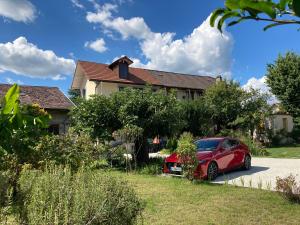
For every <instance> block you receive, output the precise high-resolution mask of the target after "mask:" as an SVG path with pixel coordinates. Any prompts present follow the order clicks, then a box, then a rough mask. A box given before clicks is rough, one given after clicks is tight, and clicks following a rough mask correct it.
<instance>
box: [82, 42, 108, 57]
mask: <svg viewBox="0 0 300 225" xmlns="http://www.w3.org/2000/svg"><path fill="white" fill-rule="evenodd" d="M84 46H85V47H87V48H90V49H92V50H94V51H96V52H100V53H102V52H105V51H106V50H107V47H106V46H105V41H104V39H103V38H99V39H97V40H96V41H92V42H89V41H88V42H86V43H85V44H84Z"/></svg>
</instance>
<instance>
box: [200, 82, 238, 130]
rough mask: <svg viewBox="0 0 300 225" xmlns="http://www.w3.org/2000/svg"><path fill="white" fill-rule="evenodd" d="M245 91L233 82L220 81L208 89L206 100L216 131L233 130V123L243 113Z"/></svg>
mask: <svg viewBox="0 0 300 225" xmlns="http://www.w3.org/2000/svg"><path fill="white" fill-rule="evenodd" d="M243 93H244V92H243V90H242V89H241V87H240V86H239V84H237V83H235V82H233V81H220V82H218V83H216V84H215V85H213V86H211V87H210V88H208V89H207V90H206V92H205V95H204V99H205V104H206V107H207V109H208V110H209V114H210V116H211V119H212V121H213V124H215V126H216V128H215V131H216V132H217V133H218V132H219V131H220V130H221V129H225V128H233V125H232V122H234V121H235V120H236V118H237V117H238V115H239V114H240V113H241V111H242V105H241V102H242V100H243Z"/></svg>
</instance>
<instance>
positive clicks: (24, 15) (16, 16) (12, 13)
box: [0, 0, 36, 23]
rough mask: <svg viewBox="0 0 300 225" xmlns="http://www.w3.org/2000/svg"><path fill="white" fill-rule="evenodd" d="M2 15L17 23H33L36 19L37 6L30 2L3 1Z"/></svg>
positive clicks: (21, 0) (0, 9) (0, 3)
mask: <svg viewBox="0 0 300 225" xmlns="http://www.w3.org/2000/svg"><path fill="white" fill-rule="evenodd" d="M0 15H1V16H3V17H6V18H9V19H12V20H15V21H17V22H24V23H28V22H33V21H34V19H35V17H36V9H35V6H34V5H33V4H32V3H31V2H30V1H28V0H1V1H0Z"/></svg>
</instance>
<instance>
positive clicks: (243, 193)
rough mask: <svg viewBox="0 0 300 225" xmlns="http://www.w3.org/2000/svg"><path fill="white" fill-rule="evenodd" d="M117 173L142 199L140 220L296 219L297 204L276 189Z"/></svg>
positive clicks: (296, 221) (294, 221)
mask: <svg viewBox="0 0 300 225" xmlns="http://www.w3.org/2000/svg"><path fill="white" fill-rule="evenodd" d="M119 175H120V176H122V177H125V178H126V179H127V180H128V181H129V183H131V184H132V185H133V187H134V188H135V190H136V191H137V193H138V194H139V196H140V197H141V198H142V199H143V200H144V201H145V202H146V207H145V211H144V213H143V222H144V224H218V225H222V224H224V225H231V224H234V225H236V224H239V225H243V224H245V225H246V224H247V225H251V224H265V225H266V224H272V225H276V224H278V225H282V224H285V225H289V224H299V221H300V205H296V204H291V203H290V202H288V201H287V200H285V199H283V198H282V197H281V196H280V195H278V194H277V193H276V192H271V191H264V190H258V189H250V188H240V187H233V186H229V185H213V184H209V183H201V184H193V183H191V182H189V181H187V180H185V179H180V178H169V177H157V176H150V175H138V174H129V175H126V176H125V174H123V173H122V174H119ZM141 223H142V221H141Z"/></svg>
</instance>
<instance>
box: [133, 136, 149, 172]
mask: <svg viewBox="0 0 300 225" xmlns="http://www.w3.org/2000/svg"><path fill="white" fill-rule="evenodd" d="M148 149H149V148H148V142H147V139H146V138H142V139H141V140H138V141H136V143H135V155H136V162H137V165H138V166H139V165H142V164H145V163H148V162H149V151H148Z"/></svg>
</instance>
